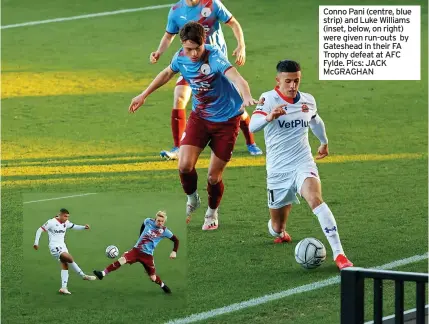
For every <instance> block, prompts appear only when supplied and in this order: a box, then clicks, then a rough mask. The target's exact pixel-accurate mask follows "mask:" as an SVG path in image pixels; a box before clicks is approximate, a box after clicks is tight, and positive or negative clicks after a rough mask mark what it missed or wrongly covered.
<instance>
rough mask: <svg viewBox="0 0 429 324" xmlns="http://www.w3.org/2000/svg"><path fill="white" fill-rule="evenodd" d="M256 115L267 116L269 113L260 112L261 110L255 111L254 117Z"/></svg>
mask: <svg viewBox="0 0 429 324" xmlns="http://www.w3.org/2000/svg"><path fill="white" fill-rule="evenodd" d="M254 114H260V115H264V116H267V113H266V112H265V111H260V110H255V111H254V112H253V114H252V115H254Z"/></svg>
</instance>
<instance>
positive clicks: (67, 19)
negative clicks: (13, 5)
mask: <svg viewBox="0 0 429 324" xmlns="http://www.w3.org/2000/svg"><path fill="white" fill-rule="evenodd" d="M173 4H174V3H170V4H165V5H158V6H149V7H140V8H131V9H121V10H115V11H106V12H98V13H93V14H87V15H80V16H72V17H61V18H54V19H47V20H37V21H28V22H24V23H19V24H12V25H5V26H1V29H8V28H17V27H26V26H34V25H42V24H49V23H56V22H63V21H69V20H77V19H87V18H94V17H103V16H112V15H119V14H123V13H129V12H137V11H145V10H155V9H162V8H167V7H171V6H172V5H173Z"/></svg>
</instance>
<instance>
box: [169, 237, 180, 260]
mask: <svg viewBox="0 0 429 324" xmlns="http://www.w3.org/2000/svg"><path fill="white" fill-rule="evenodd" d="M170 240H172V241H173V243H174V245H173V251H172V252H171V254H170V259H174V258H176V253H177V250H178V249H179V239H178V238H177V236H176V235H173V236H172V237H170Z"/></svg>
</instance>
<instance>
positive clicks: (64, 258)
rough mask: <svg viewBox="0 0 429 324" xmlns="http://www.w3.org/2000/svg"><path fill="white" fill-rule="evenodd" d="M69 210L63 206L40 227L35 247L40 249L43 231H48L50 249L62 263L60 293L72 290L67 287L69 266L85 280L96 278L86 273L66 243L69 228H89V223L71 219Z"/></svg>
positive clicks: (68, 292) (65, 293) (66, 293)
mask: <svg viewBox="0 0 429 324" xmlns="http://www.w3.org/2000/svg"><path fill="white" fill-rule="evenodd" d="M69 216H70V214H69V212H68V210H67V209H65V208H62V209H60V212H59V213H58V214H57V215H56V216H55V217H54V218H51V219H50V220H48V221H47V222H46V223H45V224H44V225H42V226H41V227H39V229H38V230H37V232H36V238H35V240H34V244H33V248H34V249H35V250H38V249H39V240H40V236H41V235H42V233H43V232H48V237H49V244H48V246H49V251H50V252H51V255H52V256H53V257H54V258H55V259H57V260H58V261H59V262H60V263H61V289H60V290H59V292H60V294H64V295H70V294H71V292H70V291H69V290H68V288H67V284H68V281H69V270H68V269H69V266H71V267H72V269H73V270H74V271H76V273H77V274H79V275H80V276H81V277H82V279H83V280H95V279H96V278H95V277H94V276H88V275H86V274H85V273H84V272H83V271H82V270H81V268H79V266H78V265H77V263H76V262H75V261H74V259H73V257H72V255H71V254H70V253H69V250H68V249H67V246H66V243H65V236H66V231H67V230H68V229H74V230H89V228H90V227H89V225H88V224H86V225H76V224H73V223H72V222H70V221H69Z"/></svg>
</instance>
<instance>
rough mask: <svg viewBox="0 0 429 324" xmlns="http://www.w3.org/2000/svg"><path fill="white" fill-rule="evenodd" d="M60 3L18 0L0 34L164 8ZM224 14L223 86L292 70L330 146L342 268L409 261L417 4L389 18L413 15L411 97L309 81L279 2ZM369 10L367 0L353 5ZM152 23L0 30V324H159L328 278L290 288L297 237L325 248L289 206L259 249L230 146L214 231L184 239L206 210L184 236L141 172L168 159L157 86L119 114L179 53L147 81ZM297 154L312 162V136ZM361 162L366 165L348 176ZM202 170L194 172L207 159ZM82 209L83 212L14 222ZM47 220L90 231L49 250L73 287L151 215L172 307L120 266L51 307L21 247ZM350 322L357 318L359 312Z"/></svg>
mask: <svg viewBox="0 0 429 324" xmlns="http://www.w3.org/2000/svg"><path fill="white" fill-rule="evenodd" d="M66 2H67V1H59V2H58V1H57V2H55V3H54V2H52V1H46V0H44V1H42V3H43V6H42V3H40V2H38V4H37V8H38V9H39V10H35V4H34V3H33V2H31V1H23V0H21V1H3V7H2V9H3V10H2V24H3V25H6V24H13V23H20V22H25V21H30V20H43V19H49V18H55V17H66V16H73V15H78V14H86V13H92V12H102V11H109V10H116V9H122V8H136V7H141V6H149V5H155V4H163V3H168V2H165V1H164V2H163V3H159V2H156V1H144V3H142V2H141V1H140V2H139V1H126V2H125V1H119V2H118V1H110V0H109V1H91V2H90V3H87V2H83V1H77V2H76V1H75V2H73V3H68V2H67V3H66ZM224 3H225V4H226V5H227V7H228V8H229V9H230V10H231V11H232V12H233V13H234V15H235V16H236V17H237V19H238V20H239V21H240V23H241V24H242V26H243V29H244V33H245V38H246V42H247V48H246V49H247V55H248V57H247V63H246V65H245V66H244V67H242V68H240V69H239V71H240V72H241V73H242V75H243V76H244V77H245V78H246V79H247V80H248V81H249V84H250V86H251V89H252V93H253V96H254V97H258V96H259V95H260V93H262V92H264V91H267V90H268V89H271V88H272V87H273V86H274V67H275V64H276V63H277V61H278V60H280V59H284V58H292V59H296V60H298V61H299V62H300V63H301V65H302V67H303V81H302V85H301V89H302V91H305V92H309V93H311V94H313V95H314V96H315V98H316V100H317V104H318V107H319V112H320V115H321V116H322V118H323V119H324V121H325V124H326V127H327V133H328V136H329V140H330V150H331V155H332V159H331V160H328V161H327V162H326V163H320V164H319V171H320V175H321V178H322V185H323V196H324V199H325V200H326V202H327V203H328V204H329V206H330V208H331V209H332V211H333V213H334V215H335V217H336V219H337V223H338V226H339V232H340V235H341V238H342V242H343V245H344V248H345V250H346V252H347V254H348V256H349V257H350V258H351V259H352V260H353V261H354V262H355V264H356V265H357V266H361V267H370V266H377V265H382V264H385V263H389V262H391V261H394V260H398V259H402V258H406V257H409V256H412V255H416V254H422V253H424V252H426V251H427V250H428V246H427V235H428V230H427V228H428V221H427V207H428V206H427V189H428V185H427V163H428V160H427V130H428V129H427V127H428V125H427V120H428V115H427V113H428V112H427V104H428V102H427V98H428V92H427V88H428V82H427V81H428V78H427V71H428V65H427V48H428V46H427V45H428V44H427V39H428V37H427V26H428V25H427V9H428V7H427V4H422V3H421V2H419V1H412V2H409V3H407V4H409V5H412V4H420V5H422V9H421V12H422V37H421V39H422V44H421V48H422V53H421V58H422V61H421V69H422V80H421V81H348V82H343V81H319V80H318V60H317V58H318V5H319V3H318V2H317V1H314V0H311V1H310V0H306V1H302V2H298V3H294V4H293V6H291V5H286V4H285V3H284V2H282V1H266V2H263V3H262V2H260V1H256V0H250V1H246V4H245V5H244V4H243V2H240V1H227V0H225V1H224ZM383 3H386V4H389V5H398V4H403V3H401V2H399V1H397V0H392V1H384V2H383ZM329 4H332V5H333V4H354V3H352V2H350V1H333V2H332V1H331V2H330V3H329ZM369 4H372V2H371V1H369V0H367V1H363V2H361V3H360V5H369ZM279 8H280V9H281V10H280V9H279ZM291 11H293V14H291ZM167 12H168V9H159V10H153V11H146V12H138V13H130V14H123V15H117V16H108V17H99V18H94V19H84V20H76V21H69V22H63V23H58V24H46V25H40V26H33V27H25V28H16V29H9V30H3V33H2V45H3V51H2V62H1V63H2V115H1V117H2V126H3V127H2V133H1V135H2V166H3V170H2V180H3V181H2V193H1V195H2V204H1V213H2V232H1V243H2V248H3V253H2V321H4V322H5V323H36V322H44V323H56V322H57V321H58V314H59V313H58V312H55V311H54V309H61V310H64V311H66V312H67V311H68V312H69V314H70V316H65V317H61V321H62V322H65V323H83V322H88V323H130V322H131V321H135V320H140V321H142V320H143V321H145V320H148V321H151V322H155V323H162V322H165V321H167V320H170V319H175V318H178V317H186V316H188V315H190V314H193V313H199V312H203V311H208V310H211V309H213V308H217V307H222V306H226V305H230V304H232V303H236V302H240V301H244V300H247V299H250V298H255V297H260V296H263V295H266V294H271V293H274V292H278V291H282V290H286V289H290V288H294V287H297V286H300V285H303V284H308V283H311V282H315V281H318V280H323V279H326V278H329V277H332V276H333V275H336V274H337V273H338V272H337V271H336V269H335V267H334V265H333V263H332V261H331V258H330V253H329V252H328V260H327V261H326V263H325V264H324V265H323V266H322V267H320V268H319V269H316V270H314V271H304V270H303V269H301V268H300V267H299V265H298V264H296V262H295V260H294V256H293V250H294V247H295V244H296V242H298V241H299V240H300V239H302V238H305V237H309V236H314V237H317V238H319V239H321V240H322V241H323V242H324V243H325V244H326V245H327V241H326V239H325V238H324V237H323V234H322V232H321V230H320V228H319V225H318V222H317V219H316V218H315V217H314V216H313V215H312V213H311V210H310V209H309V208H308V206H307V205H306V204H305V203H304V202H302V204H301V205H298V206H294V208H293V211H292V214H291V217H290V221H289V223H288V230H289V231H290V234H291V235H292V237H293V240H294V243H292V244H290V245H283V246H274V245H273V244H272V238H271V237H270V236H269V234H268V232H267V228H266V223H267V220H268V210H267V206H266V191H265V190H266V189H265V188H266V181H265V168H264V167H263V166H262V165H261V164H262V163H261V159H258V158H256V159H249V158H248V155H247V152H246V150H245V146H244V139H243V136H242V135H241V134H240V136H239V139H238V141H237V145H236V149H235V151H234V157H233V160H232V163H231V165H230V167H229V168H227V170H226V172H225V175H224V179H225V180H224V182H225V195H224V197H223V200H222V205H221V209H220V227H219V230H218V231H216V232H210V233H204V232H202V231H201V224H202V217H203V213H204V209H205V208H206V206H207V205H206V204H207V202H206V199H203V206H202V208H201V211H199V213H198V215H197V216H196V217H194V220H193V222H192V223H191V224H190V225H189V226H188V227H187V229H186V230H185V229H184V215H183V214H184V208H185V206H184V204H185V196H184V194H183V191H182V188H181V186H180V181H179V179H178V174H177V170H176V162H159V163H158V161H159V159H158V157H157V155H158V152H159V151H160V150H161V149H165V148H168V147H170V146H171V131H170V109H171V106H172V100H173V99H172V89H173V86H174V82H173V81H171V82H170V83H169V84H168V85H167V86H166V87H165V88H162V89H160V90H159V91H158V92H156V93H155V94H153V95H152V96H151V97H150V98H149V99H148V101H147V104H148V105H147V108H142V109H141V110H140V111H139V112H138V113H137V114H136V115H129V114H128V113H127V108H128V104H129V102H130V100H131V98H132V97H133V96H135V95H136V94H137V93H139V92H140V91H141V90H142V89H144V87H145V85H147V84H148V82H149V81H150V80H151V78H153V77H154V76H155V75H156V73H157V72H158V71H159V70H160V69H162V68H163V67H164V66H166V65H167V64H168V63H169V61H170V58H171V56H172V54H173V53H174V51H175V50H176V49H177V48H178V46H179V43H178V40H175V41H174V43H173V45H172V47H171V48H170V49H169V50H168V51H167V52H166V53H165V55H164V56H163V57H162V58H161V61H160V62H159V64H157V65H150V64H148V60H147V58H148V56H149V53H150V52H151V51H152V50H154V49H156V47H157V45H158V43H159V39H160V37H161V36H162V34H163V31H164V28H165V20H166V15H167ZM303 17H305V19H304V18H303ZM273 22H275V23H273ZM223 29H224V33H225V34H226V37H227V41H228V46H229V52H230V53H231V51H232V50H233V49H234V46H235V40H234V39H233V36H232V32H231V30H230V29H229V28H227V27H224V28H223ZM256 139H257V143H258V144H259V145H260V146H262V147H263V138H262V134H260V133H259V134H256ZM311 143H312V144H313V148H315V147H316V145H317V142H316V140H315V139H314V137H313V136H311ZM392 154H394V155H392ZM368 156H375V157H376V158H372V159H368V160H365V158H366V157H368ZM389 156H390V157H389ZM203 157H204V158H207V157H208V150H206V151H205V152H204V154H203ZM388 157H389V158H388ZM197 171H198V174H199V191H200V193H201V194H202V196H203V197H204V196H205V193H204V191H205V187H206V173H207V168H206V167H205V166H200V167H199V168H198V170H197ZM87 192H96V193H97V195H94V196H87V197H80V198H70V199H64V200H54V201H48V202H43V203H42V202H41V203H34V204H26V205H22V202H23V201H28V200H38V199H46V198H50V197H55V196H67V195H72V194H76V193H87ZM62 206H65V207H67V208H70V210H71V211H72V217H73V220H75V221H76V222H77V223H90V224H91V225H92V230H91V231H89V232H78V231H70V232H69V233H68V234H67V236H68V238H67V240H68V241H67V244H68V247H69V249H70V252H71V253H73V255H74V256H75V258H76V260H77V262H78V264H80V265H81V267H82V268H83V269H84V270H85V271H90V270H91V269H93V268H96V267H100V268H102V267H104V266H106V265H107V263H108V262H109V260H108V259H106V257H105V256H104V248H105V247H106V246H107V245H109V244H117V245H118V246H119V248H120V250H121V251H124V250H125V249H128V248H129V247H131V246H132V244H134V241H135V239H136V236H137V233H138V229H139V226H140V222H141V221H142V219H143V218H144V217H147V216H151V215H152V214H153V213H154V211H156V210H158V209H164V208H165V209H167V211H168V213H169V220H168V225H169V226H171V228H172V229H173V230H174V231H175V232H177V233H178V234H179V235H180V238H181V242H182V243H185V242H186V244H183V245H182V247H181V250H180V254H179V258H178V259H177V260H175V261H171V260H169V259H168V251H169V250H170V249H171V242H169V241H168V240H165V241H164V242H163V243H162V244H160V247H159V250H157V253H159V255H158V254H157V255H156V257H155V262H156V265H157V268H158V271H159V274H160V275H161V277H162V278H163V279H164V280H165V281H166V282H167V283H168V284H169V285H170V286H171V288H172V290H173V292H175V294H173V295H172V296H168V297H167V296H164V295H163V294H162V292H161V291H159V288H158V287H157V286H156V285H154V284H153V283H151V282H149V281H148V279H147V278H146V276H145V274H144V271H143V269H142V268H141V267H140V266H139V265H133V266H131V267H129V268H125V269H120V270H118V271H117V272H116V273H113V274H112V275H111V276H109V277H108V278H106V280H103V281H102V282H98V281H97V282H83V281H81V280H79V278H78V277H77V276H76V275H75V274H74V273H72V272H71V273H70V289H71V291H72V292H73V295H71V296H66V297H64V296H59V295H58V294H57V293H56V291H57V289H58V288H59V266H58V265H57V264H55V263H56V261H55V260H53V258H52V257H51V256H50V255H49V253H48V251H47V247H46V236H45V237H43V238H42V244H41V249H40V250H39V251H37V252H35V251H34V250H32V248H31V246H32V241H33V239H34V233H35V230H36V229H37V227H38V226H40V225H41V224H43V222H45V221H46V220H47V219H48V218H49V217H51V216H52V215H53V214H55V212H56V211H57V209H58V208H61V207H62ZM136 211H137V212H136ZM182 237H183V238H182ZM43 240H44V241H43ZM5 251H7V253H5ZM328 251H329V249H328ZM176 261H177V262H176ZM400 270H406V271H417V272H427V271H428V266H427V262H419V263H416V264H413V265H408V266H406V267H403V268H401V269H400ZM90 286H91V287H90ZM406 296H407V297H406V305H407V307H408V306H409V307H413V305H412V301H413V300H414V297H413V296H412V294H411V295H409V294H408V295H406ZM170 297H171V298H170ZM63 298H66V301H65V300H64V299H63ZM392 300H393V298H392V295H391V294H389V293H386V303H385V304H386V314H387V313H391V310H392V308H391V305H392ZM173 301H174V302H173ZM309 301H311V303H312V305H313V306H312V311H311V312H309V311H308V303H309ZM339 306H340V295H339V286H338V285H336V286H330V287H327V288H324V289H320V290H316V291H312V292H309V293H305V294H300V295H296V296H292V297H289V298H285V299H282V300H279V301H275V302H271V303H268V304H264V305H261V306H257V307H253V308H249V309H246V310H243V311H240V312H237V313H231V314H228V315H224V316H220V317H218V318H213V319H211V320H207V321H205V322H206V323H240V322H243V321H246V322H249V323H268V322H273V321H279V319H285V321H286V320H287V321H288V322H291V323H302V324H304V323H306V324H312V323H338V321H339ZM367 307H368V309H367V314H370V309H371V305H370V303H368V305H367ZM133 309H134V310H135V311H134V310H133ZM314 309H315V310H316V311H314Z"/></svg>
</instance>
